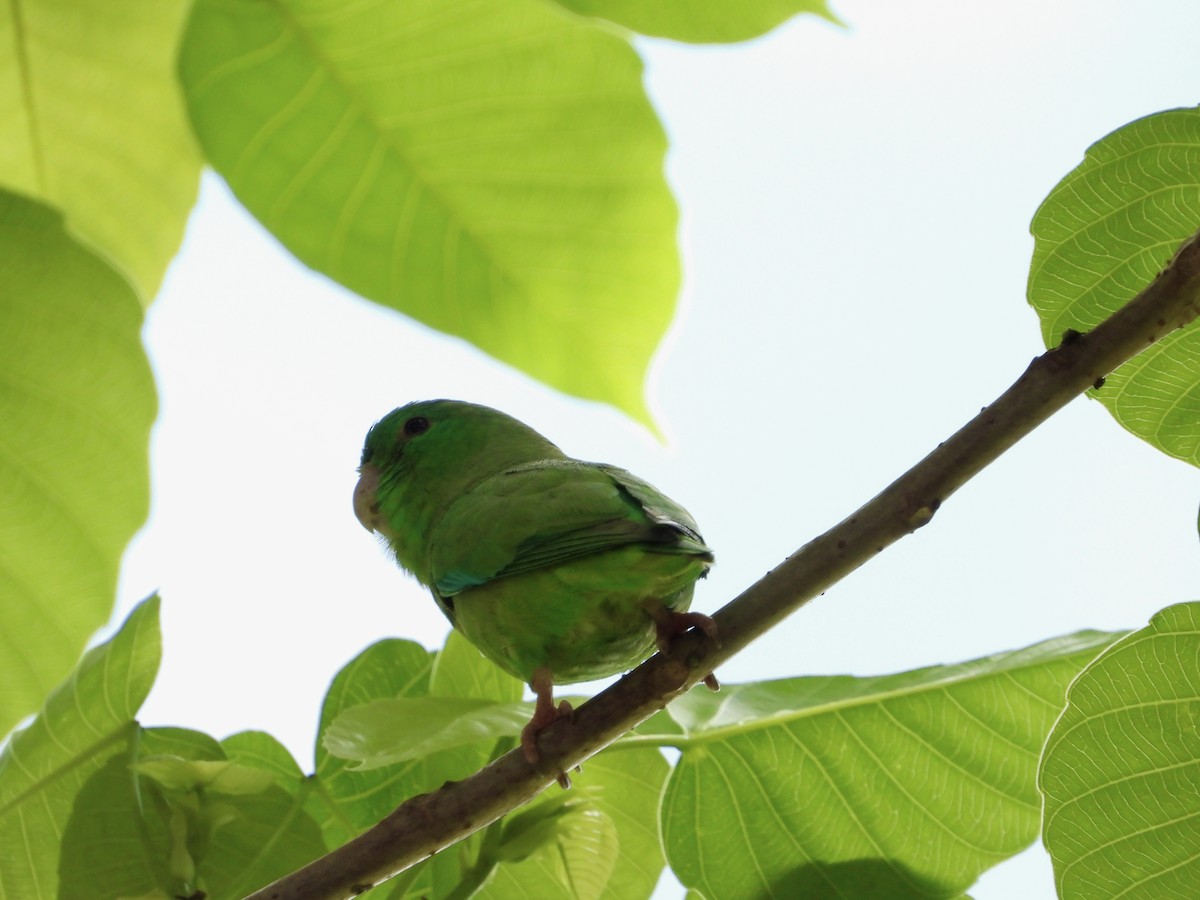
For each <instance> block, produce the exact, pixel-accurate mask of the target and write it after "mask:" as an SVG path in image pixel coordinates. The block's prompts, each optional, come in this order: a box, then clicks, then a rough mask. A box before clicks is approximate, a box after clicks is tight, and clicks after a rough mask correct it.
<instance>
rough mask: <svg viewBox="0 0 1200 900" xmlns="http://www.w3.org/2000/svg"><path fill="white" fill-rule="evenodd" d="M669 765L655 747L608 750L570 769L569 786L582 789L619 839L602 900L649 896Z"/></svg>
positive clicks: (659, 863)
mask: <svg viewBox="0 0 1200 900" xmlns="http://www.w3.org/2000/svg"><path fill="white" fill-rule="evenodd" d="M670 771H671V767H670V766H669V765H667V761H666V759H665V758H663V755H662V753H661V752H660V751H658V750H655V749H649V748H645V749H639V750H624V749H620V750H618V749H616V748H610V749H608V750H605V751H604V752H602V753H600V754H599V755H597V756H593V757H592V758H591V759H589V760H588V761H587V763H585V764H584V767H583V771H582V772H578V773H574V774H573V775H572V776H571V777H572V779H573V780H574V787H573V788H572V790H576V789H578V790H580V791H581V792H582V791H588V792H589V795H590V797H591V802H592V803H593V804H594V805H595V806H596V808H597V809H599V810H600V811H602V812H603V813H604V814H605V815H607V816H608V817H609V819H611V820H612V822H613V824H614V825H616V828H617V836H618V838H619V840H620V848H619V853H618V854H617V857H616V866H615V867H614V868H613V871H612V873H611V874H610V876H609V879H608V885H607V887H606V888H605V891H604V894H603V896H604V898H605V900H635V898H638V897H649V896H650V895H651V894H652V893H653V892H654V886H655V885H656V884H658V879H659V876H660V875H661V874H662V870H663V867H664V866H665V865H666V860H665V859H664V858H663V848H662V841H661V840H660V838H659V834H658V807H659V802H660V801H661V800H662V795H663V788H664V786H665V785H666V782H667V775H668V774H670Z"/></svg>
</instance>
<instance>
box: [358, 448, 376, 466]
mask: <svg viewBox="0 0 1200 900" xmlns="http://www.w3.org/2000/svg"><path fill="white" fill-rule="evenodd" d="M374 455H375V451H373V450H372V449H371V448H370V447H363V452H362V459H360V460H359V461H358V464H359V465H360V466H365V465H366V464H367V463H369V462H370V461H371V457H372V456H374Z"/></svg>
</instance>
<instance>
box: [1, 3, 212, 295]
mask: <svg viewBox="0 0 1200 900" xmlns="http://www.w3.org/2000/svg"><path fill="white" fill-rule="evenodd" d="M187 8H188V4H187V3H186V2H185V0H156V2H154V3H145V2H142V0H106V2H105V3H103V4H91V3H63V2H55V0H26V2H22V3H20V4H8V5H6V6H5V7H4V9H3V11H0V70H3V71H4V72H5V75H6V77H4V78H0V110H3V111H4V114H2V115H0V187H3V188H9V189H10V190H13V191H16V192H18V193H21V194H24V195H26V196H27V197H32V198H35V199H37V200H41V201H43V202H45V203H48V204H51V205H52V206H54V207H56V208H57V209H58V210H60V211H61V212H62V213H63V215H64V217H65V219H66V223H67V227H68V228H69V229H70V232H71V233H72V234H73V235H75V236H77V237H78V238H80V239H81V240H82V241H83V242H85V243H86V244H88V245H89V246H91V247H93V248H95V249H96V250H97V251H98V252H99V253H100V254H102V255H103V256H105V257H106V258H107V259H108V260H109V261H110V262H111V264H112V265H113V266H114V267H115V268H116V269H117V270H118V271H120V272H121V273H122V274H123V275H124V276H125V277H126V278H127V279H128V280H129V281H130V282H131V283H132V284H133V285H134V286H135V287H136V290H137V293H138V294H139V295H140V298H141V302H142V303H143V304H148V303H149V302H150V300H151V299H153V297H154V295H155V293H157V291H158V285H159V283H160V282H161V281H162V277H163V273H164V272H165V271H166V268H167V264H168V263H169V262H170V261H171V257H172V256H174V254H175V251H176V250H177V249H178V247H179V242H180V240H181V239H182V237H183V228H184V225H185V223H186V221H187V216H188V212H189V211H190V210H191V207H192V204H193V203H194V202H195V200H196V190H197V186H198V184H199V179H200V159H199V157H198V155H197V153H196V148H195V145H194V143H193V140H192V136H191V134H190V131H189V129H188V124H187V119H186V116H185V113H184V109H183V104H182V99H181V97H180V95H179V85H178V82H177V80H176V76H175V56H176V48H177V46H178V43H179V36H180V31H181V29H182V26H183V18H184V15H185V14H186V12H187ZM6 258H12V254H11V253H6Z"/></svg>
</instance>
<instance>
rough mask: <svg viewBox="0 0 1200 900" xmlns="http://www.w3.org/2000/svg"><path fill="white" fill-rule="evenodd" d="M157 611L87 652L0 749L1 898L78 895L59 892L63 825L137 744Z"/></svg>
mask: <svg viewBox="0 0 1200 900" xmlns="http://www.w3.org/2000/svg"><path fill="white" fill-rule="evenodd" d="M158 607H159V603H158V599H157V598H151V599H149V600H147V601H146V602H144V603H142V604H141V605H140V606H138V607H137V608H136V609H135V610H134V611H133V612H132V613H130V615H129V618H128V619H126V621H125V624H124V625H123V626H122V627H121V630H120V631H119V632H117V634H116V635H115V636H114V637H113V638H112V639H111V640H110V641H108V642H107V643H105V644H101V645H100V646H98V647H95V648H93V649H91V650H89V651H88V652H87V654H86V655H85V656H84V657H83V659H82V660H81V661H80V662H79V665H78V666H77V667H76V668H75V671H74V672H73V673H72V674H71V676H70V677H69V678H68V679H67V680H66V681H65V682H64V683H63V684H62V685H60V686H59V687H58V688H57V689H56V690H55V691H54V692H53V693H52V694H51V695H50V696H49V698H47V700H46V704H45V706H44V707H43V708H42V710H41V712H40V713H38V715H37V718H35V719H34V720H33V722H32V723H31V724H30V725H29V726H28V727H27V728H25V729H23V730H21V731H18V732H17V733H16V734H14V735H13V737H12V740H11V741H10V742H9V743H8V745H7V746H6V747H5V748H4V750H3V752H0V847H3V848H4V852H3V853H0V886H2V890H3V892H4V896H5V897H14V898H16V897H19V898H21V900H40V898H47V900H48V898H57V897H63V898H71V897H79V896H84V895H82V894H80V893H76V892H74V891H72V890H69V889H68V888H69V887H70V885H71V883H72V882H71V879H70V878H64V879H63V890H61V891H60V889H59V887H60V885H59V880H60V872H59V863H60V858H64V857H65V856H66V854H67V853H68V850H72V849H73V848H72V847H71V846H70V845H69V844H68V842H67V841H66V837H67V834H66V833H69V828H68V822H69V820H70V819H71V817H72V813H73V811H74V810H75V808H76V804H77V803H78V802H79V800H80V798H81V797H84V796H85V794H86V790H87V788H88V787H89V784H90V783H91V779H92V778H93V777H94V776H96V775H97V773H100V772H102V771H110V772H111V771H119V770H121V768H122V767H123V766H126V765H127V764H128V759H129V758H130V754H131V753H132V752H133V748H134V746H135V745H136V738H137V723H136V722H134V720H133V717H134V715H136V713H137V710H138V708H139V707H140V706H141V704H142V701H143V700H145V699H146V695H147V693H149V691H150V686H151V685H152V684H153V682H154V676H155V674H156V673H157V671H158V662H159V652H160V643H159V634H158ZM101 793H104V792H103V791H102V792H101ZM99 808H101V809H103V808H104V807H103V805H101V807H99ZM60 841H62V844H61V845H60ZM147 886H148V887H149V886H151V883H150V882H147ZM88 896H95V894H94V893H93V894H90V895H88Z"/></svg>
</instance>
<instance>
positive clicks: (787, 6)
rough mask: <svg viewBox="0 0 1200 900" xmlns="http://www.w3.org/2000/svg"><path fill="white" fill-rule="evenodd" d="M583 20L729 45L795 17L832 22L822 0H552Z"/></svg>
mask: <svg viewBox="0 0 1200 900" xmlns="http://www.w3.org/2000/svg"><path fill="white" fill-rule="evenodd" d="M558 2H559V3H561V4H562V5H563V6H565V7H567V8H568V9H572V10H574V11H575V12H577V13H582V14H583V15H586V16H597V17H599V18H602V19H608V20H609V21H610V22H616V23H617V24H618V25H623V26H624V27H626V28H629V29H631V30H633V31H637V32H640V33H641V34H649V35H653V36H654V37H665V38H673V39H675V40H677V41H690V42H693V43H729V42H733V41H744V40H748V39H749V38H752V37H758V36H759V35H760V34H765V33H766V32H768V31H770V30H771V29H772V28H774V27H775V26H776V25H779V24H781V23H783V22H786V21H787V20H788V19H790V18H791V17H792V16H794V15H796V14H798V13H813V14H814V15H818V16H821V17H823V18H825V19H829V20H830V21H831V22H836V21H837V19H836V18H835V17H834V15H833V13H831V12H830V11H829V4H827V3H826V2H825V0H739V2H738V3H730V2H728V0H689V2H680V0H666V2H663V0H658V2H655V3H646V2H645V0H558Z"/></svg>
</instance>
